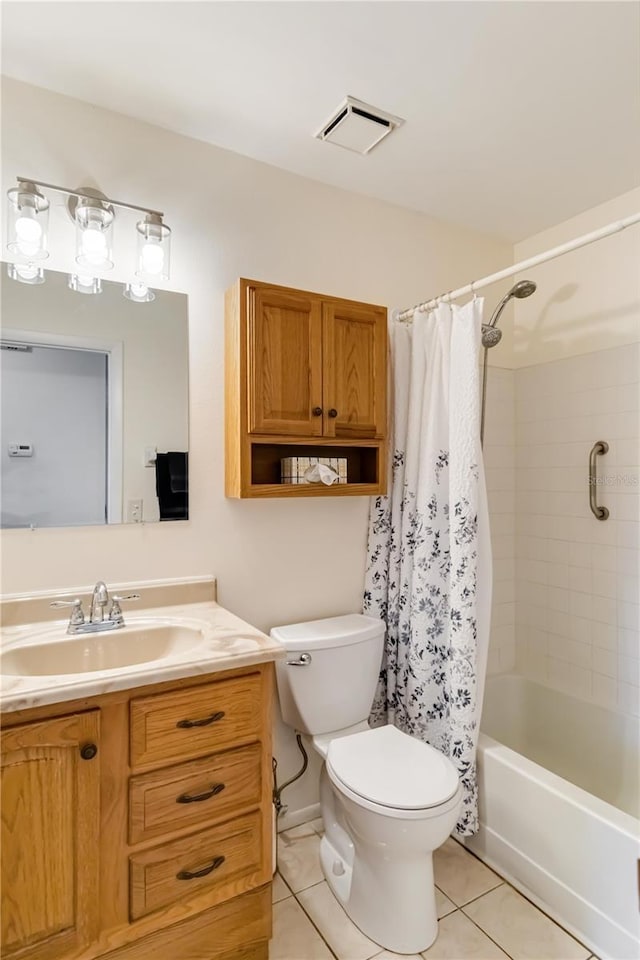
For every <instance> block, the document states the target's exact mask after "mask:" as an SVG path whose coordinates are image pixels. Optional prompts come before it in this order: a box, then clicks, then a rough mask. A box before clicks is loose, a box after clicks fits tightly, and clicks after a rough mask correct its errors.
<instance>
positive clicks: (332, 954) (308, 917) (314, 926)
mask: <svg viewBox="0 0 640 960" xmlns="http://www.w3.org/2000/svg"><path fill="white" fill-rule="evenodd" d="M325 882H326V881H324V880H321V881H320V883H325ZM319 885H320V884H319V883H312V884H311V886H309V887H305V888H304V889H305V890H311V888H312V887H318V886H319ZM298 893H304V890H299V891H298ZM298 893H294V895H293V896H294V898H295V901H296V903H297V904H298V906H299V907H300V909H301V910H302V912H303V913H304V915H305V917H306V918H307V920H308V921H309V923H310V924H311V926H312V927H313V929H314V930H315V931H316V933H317V934H318V936H319V937H320V939H321V940H322V942H323V943H324V945H325V947H326V948H327V950H328V951H329V953H330V954H331V956H332V957H333V958H334V960H339V958H338V956H337V954H335V953H334V952H333V950H332V949H331V946H330V944H329V943H328V942H327V940H326V938H325V937H324V935H323V933H322V930H320V929H319V927H318V926H317V924H316V923H315V921H314V919H313V917H312V916H310V914H309V913H308V912H307V910H306V909H305V906H304V903H300V900H299V899H298Z"/></svg>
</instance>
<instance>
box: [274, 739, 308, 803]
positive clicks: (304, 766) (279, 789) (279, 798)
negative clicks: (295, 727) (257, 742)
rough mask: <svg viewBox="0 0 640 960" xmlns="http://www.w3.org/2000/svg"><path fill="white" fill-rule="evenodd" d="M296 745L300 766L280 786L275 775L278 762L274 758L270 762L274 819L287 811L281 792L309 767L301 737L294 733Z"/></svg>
mask: <svg viewBox="0 0 640 960" xmlns="http://www.w3.org/2000/svg"><path fill="white" fill-rule="evenodd" d="M296 743H297V744H298V750H299V751H300V753H301V754H302V758H303V759H302V766H301V767H300V769H299V770H298V772H297V773H296V774H295V775H294V776H293V777H291V778H290V779H289V780H285V782H284V783H283V784H282V785H281V786H278V775H277V769H278V761H277V760H276V758H275V757H274V758H273V759H272V761H271V766H272V770H273V795H272V796H273V805H274V807H275V810H276V817H279V816H280V813H281V812H282V810H286V809H287V808H286V806H285V805H284V804H283V802H282V791H283V790H286V788H287V787H290V786H291V784H292V783H295V782H296V780H299V779H300V777H301V776H302V775H303V773H304V772H305V770H306V769H307V767H308V766H309V757H308V755H307V751H306V750H305V748H304V744H303V742H302V735H301V734H299V733H296Z"/></svg>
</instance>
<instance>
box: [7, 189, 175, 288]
mask: <svg viewBox="0 0 640 960" xmlns="http://www.w3.org/2000/svg"><path fill="white" fill-rule="evenodd" d="M17 181H18V185H17V186H16V187H12V188H11V190H9V191H8V194H7V196H8V200H9V218H8V223H9V238H8V242H7V246H8V249H9V250H10V252H11V253H12V254H13V255H14V257H15V258H16V259H17V260H19V261H21V262H25V263H28V264H32V261H34V260H41V259H44V258H45V257H48V256H49V252H48V250H47V219H48V212H49V201H48V200H47V198H46V197H45V196H44V194H43V193H42V192H41V189H40V188H42V189H44V190H53V191H54V192H55V193H63V194H66V196H67V198H68V200H67V208H68V210H69V214H70V216H71V218H72V220H73V221H74V223H75V225H76V254H75V260H76V263H77V264H78V265H79V266H80V267H83V268H84V273H85V275H89V276H90V277H91V278H92V279H93V278H94V276H95V274H96V273H97V272H102V271H104V270H110V269H111V268H112V267H113V265H114V261H113V225H114V221H115V217H116V212H115V209H114V208H118V210H120V209H122V210H134V211H136V212H138V213H142V214H144V219H142V220H140V221H138V223H137V224H136V237H137V269H136V270H135V274H136V276H137V277H138V278H140V281H141V284H132V285H131V286H132V287H137V286H145V287H146V286H147V285H148V283H149V282H150V281H158V280H168V279H169V259H170V244H171V230H170V228H169V227H168V226H167V225H166V224H165V223H164V222H163V217H164V214H163V213H161V211H159V210H150V209H149V208H148V207H140V206H137V205H136V204H133V203H124V202H123V201H122V200H112V199H110V198H109V197H107V196H105V194H103V193H101V192H100V191H99V190H94V189H92V188H90V187H81V188H79V189H77V190H70V189H69V188H68V187H59V186H55V185H54V184H52V183H45V182H44V181H41V180H30V179H29V180H28V179H27V178H26V177H18V178H17ZM80 275H81V274H80V273H79V272H74V273H73V274H72V276H80ZM16 278H17V277H16ZM23 282H24V283H35V282H41V281H35V280H23ZM72 289H74V290H76V289H79V287H78V286H73V287H72ZM86 292H94V293H97V292H99V291H98V290H92V291H86ZM148 294H149V291H148V290H147V291H146V293H145V294H144V295H143V296H142V297H140V296H135V297H131V298H130V299H136V300H138V301H140V302H147V301H148V300H151V299H153V295H152V296H149V295H148Z"/></svg>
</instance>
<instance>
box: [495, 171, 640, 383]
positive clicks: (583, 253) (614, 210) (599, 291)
mask: <svg viewBox="0 0 640 960" xmlns="http://www.w3.org/2000/svg"><path fill="white" fill-rule="evenodd" d="M639 210H640V189H637V190H632V191H630V192H629V193H625V194H623V195H622V196H621V197H616V198H615V199H613V200H610V201H608V202H607V203H603V204H600V205H599V206H597V207H593V208H592V209H591V210H587V211H585V212H584V213H582V214H580V216H577V217H572V219H571V220H566V221H565V222H564V223H560V224H558V225H557V226H555V227H552V228H551V229H550V230H545V231H544V233H539V234H537V235H536V236H534V237H530V238H529V239H528V240H523V241H522V242H521V243H518V244H516V247H515V261H516V262H518V261H520V260H525V259H527V258H528V257H533V256H535V255H536V254H538V253H542V252H544V251H545V250H548V249H550V248H552V247H556V246H558V245H560V244H562V243H566V242H568V241H569V240H573V239H574V238H576V237H579V236H582V235H583V234H585V233H590V232H591V231H592V230H598V229H599V228H600V227H605V226H607V224H609V223H613V222H614V221H616V220H621V219H622V218H623V217H627V216H629V215H630V214H633V213H637V212H638V211H639ZM639 264H640V225H636V226H633V227H629V228H628V229H627V230H625V231H624V232H622V233H618V234H615V235H613V236H611V237H608V238H607V239H605V240H600V241H598V242H597V243H594V244H590V245H589V246H588V247H583V248H582V249H581V250H575V251H573V252H572V253H568V254H566V255H565V256H563V257H560V258H559V259H557V260H552V261H550V262H549V263H545V264H542V265H541V266H539V267H535V268H534V269H533V270H528V271H527V272H526V276H527V278H530V279H531V280H535V282H536V283H537V284H538V290H537V291H536V293H535V294H534V295H533V296H532V297H530V298H529V299H527V300H520V301H517V302H516V305H515V328H514V335H513V365H514V366H516V367H528V366H531V365H532V364H535V363H544V362H545V361H547V360H559V359H561V358H563V357H571V356H576V355H577V354H581V353H590V352H592V351H594V350H607V349H609V348H611V347H617V346H621V345H624V344H629V343H637V342H638V340H639V339H640V270H639V269H638V266H639ZM524 276H525V274H522V278H524ZM522 278H519V279H522ZM497 349H500V348H499V347H498V348H497Z"/></svg>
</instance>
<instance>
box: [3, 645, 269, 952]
mask: <svg viewBox="0 0 640 960" xmlns="http://www.w3.org/2000/svg"><path fill="white" fill-rule="evenodd" d="M272 673H273V671H272V665H271V664H262V665H256V666H254V667H251V668H249V667H247V668H244V669H242V670H234V671H229V672H227V673H224V674H216V675H211V676H209V677H198V678H189V679H186V680H178V681H173V682H169V683H164V684H158V685H155V686H149V687H144V688H140V689H138V690H125V691H121V692H119V693H114V694H105V695H104V696H100V697H94V698H91V699H88V700H84V701H78V702H76V703H72V704H70V703H66V704H57V705H55V706H51V707H42V708H33V709H31V710H26V711H21V712H20V713H16V714H13V713H12V714H5V715H4V716H3V726H4V728H3V731H2V771H1V773H2V781H1V790H2V810H1V825H2V910H1V914H2V923H1V929H2V944H1V948H0V949H1V955H2V957H3V960H158V958H159V957H161V958H165V957H166V958H169V957H170V958H171V960H193V958H194V957H196V956H197V957H200V956H202V957H207V960H218V958H220V960H239V958H245V957H246V960H266V958H267V956H268V940H269V937H270V935H271V877H272V869H273V868H272V851H271V817H272V804H271V789H272V771H271V733H270V728H271V696H272V684H273V676H272ZM185 721H186V722H185ZM203 721H205V722H203Z"/></svg>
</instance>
